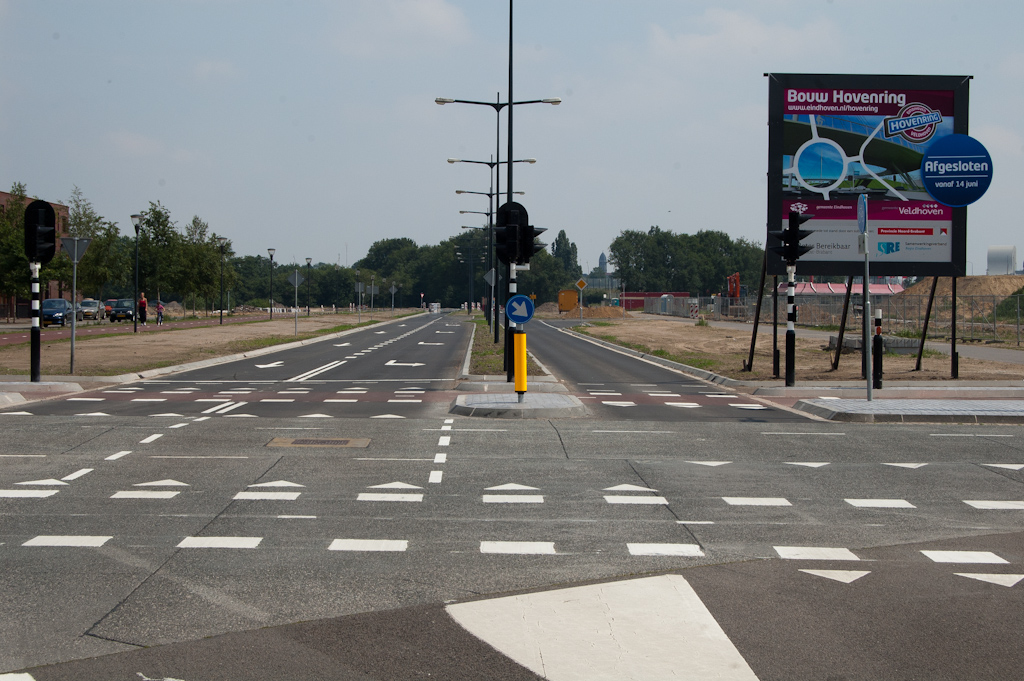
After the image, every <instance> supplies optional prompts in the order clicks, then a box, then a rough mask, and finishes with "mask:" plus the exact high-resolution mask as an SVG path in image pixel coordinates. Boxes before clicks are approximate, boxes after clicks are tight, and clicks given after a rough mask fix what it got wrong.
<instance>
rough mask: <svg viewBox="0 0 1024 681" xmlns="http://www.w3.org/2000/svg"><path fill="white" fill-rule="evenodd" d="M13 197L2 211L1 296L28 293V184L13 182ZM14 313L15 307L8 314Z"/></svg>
mask: <svg viewBox="0 0 1024 681" xmlns="http://www.w3.org/2000/svg"><path fill="white" fill-rule="evenodd" d="M10 194H11V196H10V198H9V199H8V200H7V205H5V206H3V210H2V211H0V296H3V297H4V298H8V297H13V296H28V293H29V279H30V276H29V270H28V258H26V257H25V199H26V198H27V195H26V193H25V185H24V184H22V183H21V182H15V183H13V184H12V185H11V191H10ZM8 314H9V315H10V316H12V317H13V316H14V310H13V309H11V310H10V311H9V313H8Z"/></svg>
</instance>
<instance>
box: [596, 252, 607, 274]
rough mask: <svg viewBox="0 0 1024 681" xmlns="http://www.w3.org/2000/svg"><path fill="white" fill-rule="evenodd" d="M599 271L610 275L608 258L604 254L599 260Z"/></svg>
mask: <svg viewBox="0 0 1024 681" xmlns="http://www.w3.org/2000/svg"><path fill="white" fill-rule="evenodd" d="M597 269H599V270H601V274H608V256H606V255H605V254H604V253H602V254H601V257H600V258H598V259H597Z"/></svg>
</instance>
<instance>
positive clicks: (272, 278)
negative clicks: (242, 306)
mask: <svg viewBox="0 0 1024 681" xmlns="http://www.w3.org/2000/svg"><path fill="white" fill-rule="evenodd" d="M270 321H274V254H273V253H271V254H270Z"/></svg>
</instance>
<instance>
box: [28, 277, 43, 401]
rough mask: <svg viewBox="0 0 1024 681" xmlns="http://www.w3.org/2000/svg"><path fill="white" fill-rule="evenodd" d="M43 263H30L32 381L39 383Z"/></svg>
mask: <svg viewBox="0 0 1024 681" xmlns="http://www.w3.org/2000/svg"><path fill="white" fill-rule="evenodd" d="M40 267H42V265H41V264H39V263H37V262H30V263H29V264H28V268H29V272H30V273H31V275H32V350H31V353H32V379H31V380H32V382H33V383H39V380H40V370H39V364H40V361H39V348H40V346H41V339H40V336H39V268H40Z"/></svg>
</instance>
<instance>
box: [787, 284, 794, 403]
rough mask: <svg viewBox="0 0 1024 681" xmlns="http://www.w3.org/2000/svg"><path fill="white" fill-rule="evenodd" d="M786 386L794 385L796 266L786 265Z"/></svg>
mask: <svg viewBox="0 0 1024 681" xmlns="http://www.w3.org/2000/svg"><path fill="white" fill-rule="evenodd" d="M786 274H787V275H788V283H787V285H786V386H787V387H789V386H792V385H794V384H795V383H796V265H786Z"/></svg>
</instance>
